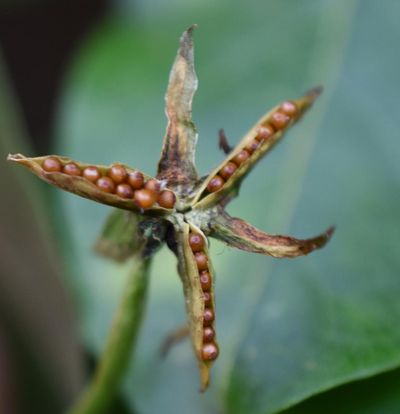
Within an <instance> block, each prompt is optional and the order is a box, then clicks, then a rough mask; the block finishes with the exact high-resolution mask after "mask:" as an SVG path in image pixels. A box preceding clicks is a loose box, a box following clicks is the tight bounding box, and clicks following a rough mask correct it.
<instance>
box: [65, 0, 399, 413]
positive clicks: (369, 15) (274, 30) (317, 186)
mask: <svg viewBox="0 0 400 414" xmlns="http://www.w3.org/2000/svg"><path fill="white" fill-rule="evenodd" d="M140 4H141V5H142V7H143V8H142V9H138V10H136V14H135V22H139V21H140V22H141V23H140V25H138V24H136V25H135V26H133V25H131V24H130V23H129V13H128V12H126V13H125V15H124V18H123V19H118V18H115V19H113V20H109V21H108V22H107V23H105V24H104V25H102V26H100V27H99V28H98V30H97V31H96V33H94V35H93V36H92V37H91V38H90V39H89V41H88V42H87V43H86V45H85V46H84V47H83V48H82V50H81V52H80V54H79V56H78V57H77V61H76V63H75V65H74V67H73V70H72V72H71V73H70V75H69V80H68V83H67V87H66V90H65V94H64V97H63V101H62V103H61V107H60V108H61V110H60V119H59V124H58V130H59V137H60V141H59V146H58V148H57V153H62V154H64V155H67V156H69V157H71V158H75V159H85V160H87V161H88V162H95V163H104V164H110V163H111V162H113V161H120V162H123V163H127V164H131V165H135V166H137V167H138V168H140V169H141V170H143V171H145V172H147V173H149V174H152V173H154V171H155V168H156V164H157V159H158V154H159V151H160V148H161V144H162V137H163V134H164V131H165V125H166V118H165V116H164V113H163V106H164V101H163V98H164V93H165V90H166V86H167V79H168V73H169V69H170V65H171V63H172V61H173V58H174V56H175V53H176V47H177V42H178V39H179V36H180V33H181V31H182V30H183V29H184V28H185V27H187V26H188V25H189V24H191V23H192V22H196V23H198V24H199V30H198V31H197V32H196V39H195V40H196V62H197V68H196V70H197V74H198V77H199V82H200V83H199V90H198V93H197V95H196V100H195V101H194V107H193V119H194V121H195V122H196V125H197V128H198V131H199V141H198V149H197V160H196V162H197V166H198V169H199V170H200V171H202V172H206V171H208V170H210V168H212V167H214V166H216V165H218V162H219V161H220V160H221V158H223V156H222V154H220V153H219V152H218V150H217V131H218V129H219V128H220V127H221V126H223V127H225V130H226V132H227V135H228V137H229V140H230V142H232V143H233V142H235V141H236V142H237V141H238V140H239V138H240V137H241V136H242V135H243V133H244V132H245V131H246V130H247V129H248V125H250V124H251V123H252V122H253V120H254V119H257V117H258V116H260V115H261V114H262V113H263V111H264V110H265V108H266V107H268V106H271V107H272V106H273V105H275V104H276V103H277V102H280V101H281V100H284V99H286V98H288V97H289V98H290V97H292V96H297V95H299V94H301V93H302V92H303V91H305V90H307V89H308V88H309V87H310V86H312V85H315V84H323V85H324V86H325V92H324V94H323V95H322V96H321V99H320V100H319V101H318V104H316V105H315V106H314V107H313V109H312V110H311V111H310V113H309V115H308V116H307V119H304V121H302V122H301V123H299V125H297V126H296V128H294V129H293V130H292V131H290V133H289V134H288V136H287V139H286V140H285V141H284V142H282V143H281V144H280V146H279V147H277V148H276V149H275V151H273V152H272V153H271V154H270V155H269V157H268V160H266V161H265V162H262V163H260V165H259V166H258V167H257V168H256V169H255V171H254V172H253V173H252V174H251V175H250V176H249V177H248V178H247V182H246V183H244V185H243V186H242V189H241V193H240V197H238V198H237V200H236V202H235V203H232V205H231V206H229V209H228V210H229V213H230V214H232V215H233V216H239V217H241V218H243V219H245V220H248V221H249V222H251V223H253V224H254V225H255V226H257V227H258V228H260V229H263V230H265V231H267V232H269V233H278V234H280V233H287V232H288V227H289V224H290V223H292V224H291V226H290V230H291V231H290V234H292V235H294V236H295V237H298V238H304V237H307V235H309V234H314V233H317V232H318V231H319V230H320V229H323V228H326V227H327V226H328V225H330V224H336V225H337V231H336V233H335V235H334V237H333V238H332V240H331V242H330V243H329V244H328V245H327V246H326V248H325V249H324V250H322V251H319V252H315V253H313V254H312V255H310V256H307V257H305V258H300V259H295V260H294V261H279V262H278V261H275V260H274V259H272V258H266V257H263V256H260V255H252V254H249V253H244V252H237V251H231V250H229V249H227V248H225V247H224V246H222V245H221V244H218V243H214V242H213V243H212V245H211V248H210V251H211V255H212V261H213V265H214V268H215V272H216V277H217V280H216V298H217V304H216V309H217V330H218V338H219V344H220V357H219V359H218V361H217V362H216V363H215V367H214V368H213V382H212V384H211V386H210V388H209V390H208V391H207V393H205V394H204V395H200V394H199V393H198V383H197V381H198V378H197V372H196V361H195V360H194V357H193V354H192V350H191V348H190V344H189V343H182V344H180V345H178V346H177V347H176V348H174V349H172V350H171V352H170V354H169V355H168V357H167V359H166V360H165V361H161V360H160V358H159V346H160V344H161V343H162V341H163V339H164V338H165V336H166V335H167V334H168V333H169V332H170V331H171V330H173V329H174V328H175V327H177V326H179V325H181V324H182V323H183V322H184V321H185V314H184V301H183V295H182V289H181V286H180V281H179V278H178V276H177V272H176V260H175V258H174V257H173V255H172V254H170V252H168V251H167V250H162V251H161V252H160V254H159V255H158V257H157V258H156V262H155V266H154V268H153V277H152V286H151V291H150V295H149V298H150V300H149V307H148V313H147V318H146V319H145V321H144V326H143V328H144V329H143V333H142V336H141V338H140V341H139V344H138V348H137V352H136V357H135V360H134V361H133V362H132V364H131V365H130V370H129V373H128V376H127V378H126V381H125V384H124V394H125V397H126V398H127V400H128V403H129V404H131V406H132V407H133V406H135V407H137V409H138V411H139V412H141V413H154V412H160V411H163V412H164V413H166V414H168V413H176V412H190V413H193V414H203V413H210V412H224V410H225V412H227V413H228V412H229V413H230V414H231V413H232V414H236V413H238V414H241V413H246V414H249V413H250V414H259V413H263V414H267V413H273V412H277V411H280V410H282V409H284V408H286V407H289V406H291V405H293V404H296V403H298V402H299V401H302V400H304V399H307V398H309V397H310V396H312V395H315V394H317V393H320V392H322V391H324V390H327V389H330V388H333V387H336V386H338V385H340V384H344V383H346V382H350V381H354V380H356V379H360V378H365V377H367V376H371V375H375V374H377V373H380V372H383V371H386V370H388V369H391V368H394V367H396V366H399V365H400V332H399V330H398V329H396V327H397V324H398V320H399V317H400V302H399V300H398V292H399V290H400V278H399V277H398V274H399V269H400V263H399V258H398V252H397V250H398V248H397V245H398V228H399V224H400V223H399V215H398V211H399V209H400V193H399V192H398V191H397V188H398V181H399V176H400V164H399V162H398V160H399V158H400V154H399V145H398V128H397V125H396V120H397V119H399V117H398V105H397V95H396V88H395V85H397V84H398V73H399V69H400V57H399V55H398V54H396V53H393V50H396V47H397V46H396V43H395V39H396V37H398V30H399V29H398V22H397V20H396V18H395V16H398V15H399V12H400V10H399V9H400V4H398V2H396V1H394V0H390V1H388V2H387V3H385V7H384V8H383V7H381V6H380V5H379V4H378V3H377V2H373V1H372V0H367V1H365V2H362V7H361V3H360V4H359V6H358V7H356V6H357V3H356V2H355V1H345V0H340V1H336V2H332V1H329V0H323V1H321V2H318V4H316V2H314V1H311V0H304V1H302V2H291V1H289V0H279V1H270V2H264V3H262V4H261V3H257V5H253V4H252V3H248V2H241V1H239V0H234V1H231V2H229V7H228V6H227V3H226V2H212V3H210V2H204V4H203V3H196V4H195V5H194V4H192V3H185V4H183V3H182V2H179V4H178V3H172V4H169V6H168V8H163V9H160V10H161V11H157V9H151V8H150V9H148V7H150V6H148V5H147V3H144V2H143V3H140ZM147 12H148V13H147ZM141 13H144V14H143V15H141ZM210 15H212V16H213V18H212V19H210ZM142 17H143V19H141V18H142ZM133 27H134V28H133ZM60 197H62V205H63V208H64V211H65V217H63V218H64V219H63V222H65V223H66V224H67V226H68V231H69V233H70V234H71V236H72V241H73V245H74V246H75V250H76V251H75V253H76V256H77V261H76V269H77V272H78V275H79V283H78V288H79V289H80V290H81V291H82V292H84V298H85V300H86V302H85V306H84V308H83V309H82V312H81V314H80V321H81V329H82V332H83V337H84V340H85V342H86V344H87V346H89V347H90V349H91V350H93V351H94V352H96V353H99V351H100V350H101V349H102V346H103V344H104V341H105V337H106V334H107V330H108V327H109V324H110V321H111V318H112V313H113V310H114V308H115V306H116V302H117V300H118V297H119V295H120V293H121V290H122V286H123V280H124V275H125V272H126V271H127V269H125V268H124V267H123V266H115V265H113V264H110V263H108V262H106V261H104V260H103V259H99V258H96V257H95V256H94V255H92V254H91V252H90V248H91V245H92V243H93V242H94V241H95V239H96V237H97V235H98V232H99V231H100V229H101V226H102V222H103V220H104V218H105V217H106V215H107V213H108V209H107V208H105V207H101V206H96V205H94V204H93V203H90V202H88V201H85V200H80V199H78V198H77V197H75V198H74V197H73V196H72V195H62V196H61V195H60ZM63 236H65V232H64V233H63ZM67 253H68V252H67Z"/></svg>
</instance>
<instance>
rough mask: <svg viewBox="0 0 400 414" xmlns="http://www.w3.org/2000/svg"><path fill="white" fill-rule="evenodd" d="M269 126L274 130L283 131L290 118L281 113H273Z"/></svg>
mask: <svg viewBox="0 0 400 414" xmlns="http://www.w3.org/2000/svg"><path fill="white" fill-rule="evenodd" d="M270 122H271V124H272V125H273V126H274V127H275V129H277V130H279V129H283V128H285V127H286V126H287V125H288V123H289V122H290V117H289V116H287V115H286V114H284V113H282V112H278V111H277V112H274V113H273V114H272V115H271V121H270Z"/></svg>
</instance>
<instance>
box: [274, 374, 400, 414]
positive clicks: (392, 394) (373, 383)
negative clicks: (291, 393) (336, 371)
mask: <svg viewBox="0 0 400 414" xmlns="http://www.w3.org/2000/svg"><path fill="white" fill-rule="evenodd" d="M399 386H400V371H399V370H398V369H397V370H395V371H391V372H387V373H385V374H381V375H377V376H376V377H373V378H370V379H367V380H364V381H357V382H354V383H351V384H347V385H343V386H341V387H338V388H336V389H334V390H332V391H329V392H326V393H323V394H321V395H318V396H316V397H314V398H310V399H309V400H307V401H305V402H304V403H301V404H299V405H298V406H295V407H293V408H291V409H289V410H287V411H284V412H282V414H320V413H324V414H336V413H340V414H393V413H396V412H398V410H399V407H400V394H399Z"/></svg>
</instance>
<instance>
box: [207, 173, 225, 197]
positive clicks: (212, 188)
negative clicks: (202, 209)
mask: <svg viewBox="0 0 400 414" xmlns="http://www.w3.org/2000/svg"><path fill="white" fill-rule="evenodd" d="M224 184H225V181H224V179H223V178H222V177H220V176H219V175H216V176H215V177H213V178H211V180H210V182H209V183H208V184H207V190H208V192H209V193H215V192H216V191H218V190H219V189H220V188H221V187H222V186H223V185H224Z"/></svg>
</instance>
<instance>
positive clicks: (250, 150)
mask: <svg viewBox="0 0 400 414" xmlns="http://www.w3.org/2000/svg"><path fill="white" fill-rule="evenodd" d="M259 146H260V142H259V141H257V140H256V139H253V141H251V142H249V143H248V144H247V145H246V146H245V148H244V149H245V150H246V151H247V152H248V153H249V154H253V152H254V151H256V150H258V148H259Z"/></svg>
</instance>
